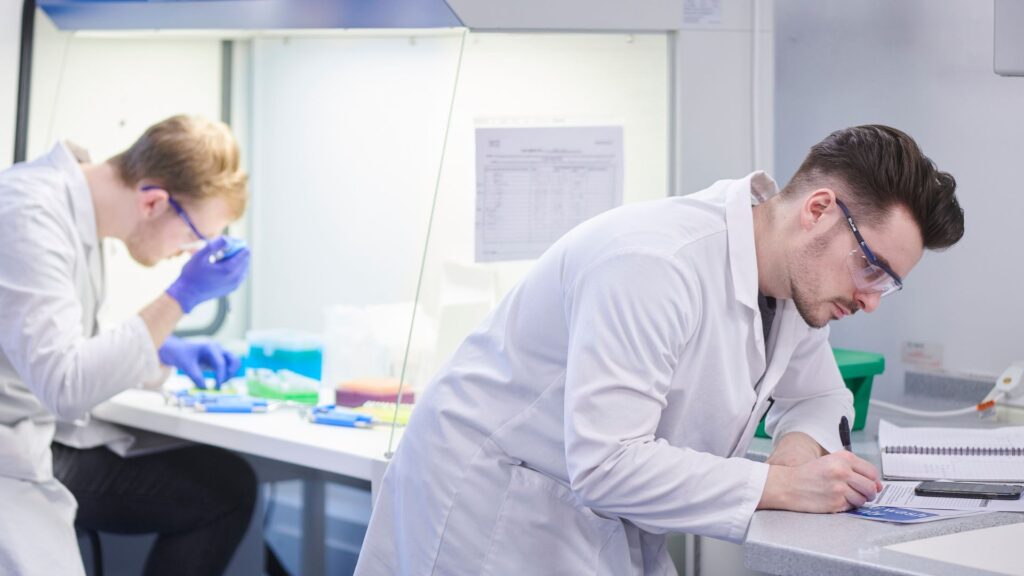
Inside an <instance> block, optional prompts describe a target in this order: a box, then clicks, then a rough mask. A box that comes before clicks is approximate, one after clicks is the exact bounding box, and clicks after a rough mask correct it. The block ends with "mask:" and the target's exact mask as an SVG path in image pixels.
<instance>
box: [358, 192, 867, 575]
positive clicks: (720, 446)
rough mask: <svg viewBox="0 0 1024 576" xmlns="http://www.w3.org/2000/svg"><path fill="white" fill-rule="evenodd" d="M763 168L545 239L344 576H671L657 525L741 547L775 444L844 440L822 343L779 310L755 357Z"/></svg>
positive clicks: (448, 386)
mask: <svg viewBox="0 0 1024 576" xmlns="http://www.w3.org/2000/svg"><path fill="white" fill-rule="evenodd" d="M775 193H776V188H775V183H774V182H773V181H772V180H771V179H770V178H769V177H768V176H767V175H765V174H764V173H762V172H756V173H754V174H751V175H749V176H747V177H746V178H743V179H742V180H735V181H720V182H717V183H716V184H714V185H713V186H711V187H710V188H708V189H707V190H704V191H702V192H698V193H696V194H693V195H691V196H685V197H675V198H667V199H663V200H657V201H651V202H644V203H637V204H632V205H627V206H624V207H621V208H618V209H615V210H612V211H609V212H607V213H605V214H603V215H600V216H598V217H596V218H593V219H592V220H590V221H588V222H586V223H584V224H582V225H580V226H578V227H577V228H575V229H574V230H572V231H571V232H569V233H568V234H567V235H566V236H565V237H563V238H562V239H561V240H559V241H558V242H556V243H555V245H554V246H552V247H551V249H550V250H548V251H547V252H546V253H545V254H544V255H543V256H542V257H541V258H540V259H539V261H538V262H537V263H536V265H535V266H534V267H533V268H532V270H531V271H530V272H529V274H528V275H527V276H526V277H525V278H524V279H523V281H522V282H521V283H520V284H519V285H518V286H516V288H514V289H513V290H512V292H511V293H510V294H509V295H508V296H507V297H506V298H505V299H504V300H503V301H502V303H501V304H500V305H499V306H498V307H497V309H496V310H495V311H494V312H493V313H492V314H491V316H490V317H489V318H488V319H487V320H485V322H484V323H483V325H482V326H480V328H478V329H477V330H476V331H475V332H474V333H473V334H472V335H470V336H469V337H468V338H467V340H466V341H465V342H464V343H463V344H462V345H461V347H460V348H459V349H458V350H457V351H456V352H455V354H454V356H453V357H452V358H451V359H450V360H449V362H448V364H447V365H446V366H445V367H444V368H443V369H442V370H441V372H440V373H439V374H438V376H437V377H436V379H435V380H434V381H433V382H432V383H431V385H430V386H429V387H428V388H427V390H426V392H425V394H424V395H423V397H422V399H421V400H420V402H419V404H418V406H417V407H416V410H415V411H414V413H413V417H412V420H411V422H410V423H409V427H408V429H407V430H406V431H405V433H404V435H403V437H402V442H401V445H400V446H399V448H398V451H397V454H396V455H395V457H394V459H393V461H392V462H391V464H390V466H389V468H388V470H387V472H386V474H385V476H384V481H383V484H382V488H381V490H380V492H379V496H378V498H377V502H376V506H375V508H374V510H373V516H372V518H371V521H370V526H369V529H368V531H367V534H366V539H365V541H364V544H363V550H362V553H361V555H360V558H359V564H358V566H357V568H356V574H358V575H361V576H367V575H392V574H404V575H409V576H413V575H415V576H421V575H425V574H442V575H448V574H459V575H461V574H487V575H520V574H529V575H530V576H537V575H542V574H551V575H563V574H601V575H616V576H620V575H627V574H674V573H675V569H674V568H673V566H672V563H671V561H670V559H669V557H668V554H667V551H666V546H665V543H666V539H665V534H666V533H667V532H691V533H695V534H701V535H705V536H712V537H715V538H722V539H725V540H730V541H733V542H738V541H742V540H743V539H744V537H745V534H746V530H747V527H748V524H749V522H750V518H751V516H752V515H753V513H754V510H755V508H756V506H757V503H758V501H759V500H760V497H761V493H762V490H763V488H764V483H765V480H766V478H767V473H768V465H766V464H764V463H758V462H754V461H751V460H746V459H744V458H742V456H743V455H744V453H745V452H746V450H747V446H748V444H749V442H750V439H751V437H752V436H753V434H754V431H755V429H756V427H757V424H758V421H759V420H760V419H761V416H762V415H763V414H764V413H765V411H766V410H767V409H768V406H769V398H771V397H774V399H775V404H774V408H773V409H772V410H771V415H770V417H769V420H768V428H769V431H770V432H774V434H775V435H776V437H779V436H781V435H783V434H786V433H788V432H792V431H797V430H799V431H803V432H805V433H807V434H809V435H810V436H811V437H813V438H814V439H815V440H817V441H818V442H819V443H820V444H821V445H822V446H824V447H825V448H827V449H830V450H834V449H838V448H839V439H838V437H837V434H836V430H837V425H838V422H839V419H840V417H841V416H842V415H844V414H845V415H847V416H851V415H852V398H851V396H850V394H849V392H848V391H847V390H846V388H845V387H844V385H843V381H842V379H841V377H840V374H839V371H838V368H837V367H836V363H835V360H834V358H833V356H832V353H831V350H830V348H829V345H828V330H827V329H820V330H818V329H812V328H810V327H809V326H807V324H806V323H804V322H803V320H802V319H801V318H800V316H799V315H798V313H797V312H796V310H795V308H794V306H793V303H792V302H791V301H779V303H778V312H777V315H776V320H775V324H774V328H773V331H772V335H771V336H770V341H771V342H772V346H770V348H771V349H772V356H771V358H770V361H767V362H766V358H765V343H764V341H763V340H764V336H763V332H762V325H761V318H760V312H759V310H758V306H757V294H758V283H757V278H758V275H757V264H756V258H755V252H754V239H753V238H754V237H753V220H752V211H751V203H752V200H753V201H757V200H763V199H764V198H766V197H768V196H770V195H772V194H775Z"/></svg>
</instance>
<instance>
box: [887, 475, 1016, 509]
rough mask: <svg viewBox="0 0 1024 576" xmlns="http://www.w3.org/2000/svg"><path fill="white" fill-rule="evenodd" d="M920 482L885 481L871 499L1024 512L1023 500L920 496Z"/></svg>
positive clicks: (917, 505)
mask: <svg viewBox="0 0 1024 576" xmlns="http://www.w3.org/2000/svg"><path fill="white" fill-rule="evenodd" d="M918 484H919V482H883V483H882V491H881V492H879V493H878V496H877V497H876V498H875V499H874V500H872V501H871V504H873V505H876V506H899V507H906V508H919V509H924V510H985V511H987V512H1024V499H1022V500H984V499H981V498H940V497H935V496H918V495H917V494H914V488H916V487H917V485H918Z"/></svg>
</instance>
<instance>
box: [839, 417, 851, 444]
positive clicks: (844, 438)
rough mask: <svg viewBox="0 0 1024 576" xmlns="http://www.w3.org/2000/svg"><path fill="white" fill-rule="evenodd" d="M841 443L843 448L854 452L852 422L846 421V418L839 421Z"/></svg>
mask: <svg viewBox="0 0 1024 576" xmlns="http://www.w3.org/2000/svg"><path fill="white" fill-rule="evenodd" d="M839 441H840V442H842V443H843V448H845V449H846V450H847V451H849V452H853V447H852V446H851V445H850V421H849V420H847V419H846V416H843V417H842V418H840V419H839Z"/></svg>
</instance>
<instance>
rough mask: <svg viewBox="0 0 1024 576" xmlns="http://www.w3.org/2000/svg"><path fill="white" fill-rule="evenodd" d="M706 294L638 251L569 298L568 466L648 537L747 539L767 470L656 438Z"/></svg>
mask: <svg viewBox="0 0 1024 576" xmlns="http://www.w3.org/2000/svg"><path fill="white" fill-rule="evenodd" d="M696 286H697V280H696V277H695V275H694V273H693V272H692V271H687V270H684V269H683V268H682V265H681V264H680V263H678V262H676V261H674V260H672V259H671V258H668V257H665V256H662V255H657V254H637V253H635V252H631V253H627V254H614V255H611V256H608V257H606V258H604V259H603V260H601V261H599V262H597V263H595V264H593V265H591V266H590V267H589V268H587V269H586V270H585V271H584V272H582V273H581V274H580V276H579V278H578V280H577V281H576V282H575V284H574V285H573V286H571V287H570V288H568V289H567V292H566V294H565V298H566V310H567V321H568V325H569V334H570V343H569V351H568V362H567V369H566V397H565V419H564V421H565V450H566V462H567V463H568V472H569V480H570V485H571V487H572V490H573V491H574V493H575V494H576V496H577V497H578V498H579V499H580V501H581V502H582V503H583V504H584V505H585V506H588V507H589V508H591V509H592V510H594V511H595V512H596V513H598V514H601V515H604V516H608V517H619V518H622V519H625V520H628V521H630V522H632V523H633V524H635V525H637V526H639V527H640V528H642V529H644V530H647V531H649V532H654V533H664V532H668V531H685V532H693V533H696V534H702V535H706V536H713V537H716V538H721V539H725V540H730V541H733V542H738V541H741V540H742V539H743V538H744V536H745V534H746V530H747V527H748V525H749V522H750V518H751V516H752V515H753V513H754V510H755V509H756V507H757V503H758V502H759V501H760V498H761V493H762V491H763V489H764V484H765V481H766V479H767V474H768V466H767V465H766V464H763V463H758V462H753V461H750V460H745V459H742V458H723V457H720V456H716V455H712V454H708V453H703V452H698V451H695V450H692V449H689V448H684V447H679V446H673V445H670V444H669V443H668V442H667V441H666V440H665V439H660V438H657V437H656V434H655V432H656V430H657V428H658V422H659V419H660V418H661V414H662V411H663V410H664V408H665V406H666V398H667V395H668V391H669V386H670V383H671V382H672V377H673V374H674V373H675V372H676V371H677V370H683V371H685V370H686V366H680V365H678V364H677V361H678V358H679V357H680V352H681V351H682V350H683V348H684V347H685V346H686V345H687V339H688V338H689V336H690V334H692V333H693V331H694V329H695V325H696V323H697V322H698V321H699V320H700V305H701V294H700V291H699V289H697V288H696ZM704 321H708V322H713V321H714V319H712V318H709V319H705V320H704ZM693 385H694V386H695V388H694V389H693V390H692V391H691V392H689V393H692V394H698V395H699V394H700V393H701V391H700V389H699V386H719V385H724V383H717V382H715V383H712V382H694V383H693ZM714 433H715V431H713V430H699V431H694V434H714Z"/></svg>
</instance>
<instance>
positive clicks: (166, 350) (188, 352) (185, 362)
mask: <svg viewBox="0 0 1024 576" xmlns="http://www.w3.org/2000/svg"><path fill="white" fill-rule="evenodd" d="M159 353H160V362H161V363H163V364H165V365H167V366H174V367H175V368H178V369H180V370H181V371H182V372H184V373H185V375H186V376H188V377H189V379H191V380H192V382H193V383H194V384H195V385H196V388H203V389H205V388H206V383H205V381H204V379H203V368H209V369H211V370H213V373H214V380H215V381H216V383H217V389H218V390H220V385H221V384H223V383H224V382H225V381H227V380H228V379H229V378H231V377H232V376H234V375H235V372H238V368H239V361H238V358H237V357H236V356H235V355H234V354H232V353H230V352H228V351H227V350H224V349H223V348H221V347H220V344H217V343H216V342H190V341H188V340H182V339H181V338H176V337H174V336H171V337H170V338H168V339H167V341H166V342H164V345H163V346H161V347H160V350H159Z"/></svg>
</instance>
